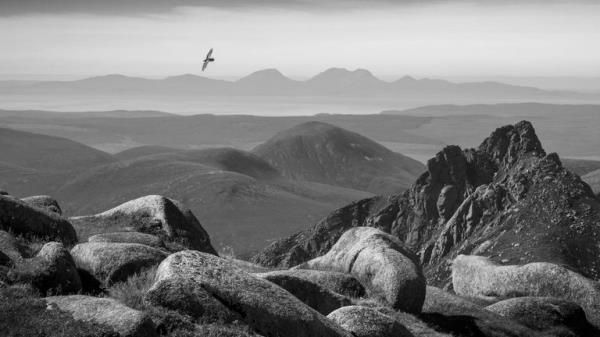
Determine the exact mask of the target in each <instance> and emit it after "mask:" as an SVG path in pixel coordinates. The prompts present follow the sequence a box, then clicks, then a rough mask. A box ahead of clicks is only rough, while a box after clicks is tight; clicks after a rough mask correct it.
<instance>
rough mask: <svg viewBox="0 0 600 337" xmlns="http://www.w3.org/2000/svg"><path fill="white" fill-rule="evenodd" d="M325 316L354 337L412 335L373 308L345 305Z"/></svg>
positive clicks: (406, 336) (403, 336)
mask: <svg viewBox="0 0 600 337" xmlns="http://www.w3.org/2000/svg"><path fill="white" fill-rule="evenodd" d="M327 318H329V319H330V320H332V321H333V322H335V323H337V324H339V325H340V326H341V327H342V328H344V329H346V330H348V331H350V332H352V334H353V335H354V336H356V337H414V336H413V334H412V333H410V331H408V329H407V328H406V327H404V326H403V325H402V324H400V323H399V322H398V321H396V320H395V319H393V318H392V317H390V316H388V315H386V314H383V313H381V312H379V311H378V310H377V309H374V308H368V307H361V306H355V305H353V306H347V307H343V308H340V309H338V310H336V311H334V312H332V313H330V314H329V315H327Z"/></svg>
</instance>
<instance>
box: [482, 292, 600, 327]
mask: <svg viewBox="0 0 600 337" xmlns="http://www.w3.org/2000/svg"><path fill="white" fill-rule="evenodd" d="M485 309H486V310H488V311H491V312H494V313H497V314H498V315H501V316H503V317H506V318H508V319H512V320H515V321H517V322H519V323H521V324H523V325H525V326H527V327H530V328H531V329H534V330H537V331H544V332H548V333H551V334H554V335H558V336H581V337H584V336H598V335H600V330H598V329H597V328H594V327H593V326H592V325H591V324H590V323H589V322H588V320H587V318H586V316H585V312H584V311H583V309H582V308H581V307H580V306H579V305H577V304H575V303H573V302H570V301H566V300H563V299H559V298H553V297H527V296H526V297H517V298H511V299H508V300H504V301H500V302H498V303H494V304H492V305H490V306H487V307H485Z"/></svg>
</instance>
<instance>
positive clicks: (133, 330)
mask: <svg viewBox="0 0 600 337" xmlns="http://www.w3.org/2000/svg"><path fill="white" fill-rule="evenodd" d="M44 300H45V301H46V303H48V307H49V309H53V308H58V309H60V310H62V311H67V312H70V313H71V314H72V315H73V318H74V319H76V320H80V321H91V322H94V323H97V324H101V325H105V326H108V327H111V328H112V329H114V330H115V331H116V332H117V333H119V335H120V336H121V337H155V336H158V334H157V333H156V328H155V326H154V323H152V320H151V319H150V318H149V317H148V316H146V315H145V314H144V313H142V312H141V311H138V310H134V309H131V308H129V307H127V306H125V305H123V304H121V303H119V302H118V301H116V300H113V299H110V298H98V297H91V296H83V295H70V296H51V297H46V298H45V299H44Z"/></svg>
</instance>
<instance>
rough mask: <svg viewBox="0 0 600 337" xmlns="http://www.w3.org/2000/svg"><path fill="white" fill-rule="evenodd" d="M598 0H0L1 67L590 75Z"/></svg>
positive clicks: (598, 60) (13, 71)
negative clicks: (208, 57) (207, 58)
mask: <svg viewBox="0 0 600 337" xmlns="http://www.w3.org/2000/svg"><path fill="white" fill-rule="evenodd" d="M598 3H599V2H598V1H591V0H590V1H585V0H579V1H577V0H575V1H541V0H540V1H534V0H529V1H528V0H525V1H516V0H515V1H510V0H508V1H506V0H505V1H502V0H487V1H473V2H462V1H453V0H445V1H443V0H440V1H427V0H412V1H411V0H406V1H391V0H388V1H385V0H379V1H345V0H337V1H331V0H330V1H323V0H322V1H317V0H304V1H301V0H287V1H286V0H284V1H275V0H258V1H251V0H209V1H201V0H196V1H193V0H179V1H166V0H146V1H142V0H127V1H126V0H102V1H100V0H0V48H1V52H0V76H3V78H6V77H7V76H8V77H11V76H13V75H14V76H13V77H15V78H17V77H18V76H21V75H23V74H35V75H36V76H38V75H63V74H65V75H71V76H81V77H83V76H89V75H100V74H107V73H123V74H128V75H141V76H167V75H174V74H181V73H200V68H201V60H202V59H203V57H204V54H205V53H206V51H207V50H208V49H209V48H210V47H214V48H215V55H214V56H215V57H216V59H217V61H216V63H215V64H212V65H211V67H209V71H208V72H207V73H205V75H206V76H211V77H230V76H232V77H235V76H240V75H245V74H247V73H249V72H252V71H255V70H258V69H263V68H278V69H279V70H281V71H282V72H283V73H284V74H286V75H290V76H292V77H309V76H312V75H314V74H315V73H317V72H320V71H322V70H324V69H326V68H328V67H334V66H335V67H346V68H350V69H354V68H367V69H369V70H371V71H372V72H373V73H374V74H375V75H378V76H380V77H382V78H392V77H398V76H403V75H406V74H410V75H414V76H417V77H423V76H428V77H447V76H600V43H599V42H598V41H600V4H598Z"/></svg>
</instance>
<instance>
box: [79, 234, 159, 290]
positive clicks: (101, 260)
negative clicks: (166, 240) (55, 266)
mask: <svg viewBox="0 0 600 337" xmlns="http://www.w3.org/2000/svg"><path fill="white" fill-rule="evenodd" d="M71 255H72V256H73V259H74V260H75V264H76V265H77V268H79V269H82V270H84V271H86V272H87V273H89V274H91V275H92V276H94V278H95V279H96V280H97V281H99V282H100V283H102V284H103V285H105V286H110V285H111V284H113V283H115V282H120V281H125V280H126V279H127V278H128V277H129V276H131V275H133V274H135V273H138V272H140V271H141V270H143V269H146V268H149V267H152V266H155V265H158V264H159V263H160V262H161V261H162V260H163V259H164V258H165V257H167V253H165V252H164V251H162V250H159V249H156V248H152V247H150V246H145V245H141V244H138V243H117V242H86V243H80V244H78V245H76V246H75V247H73V249H71Z"/></svg>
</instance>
